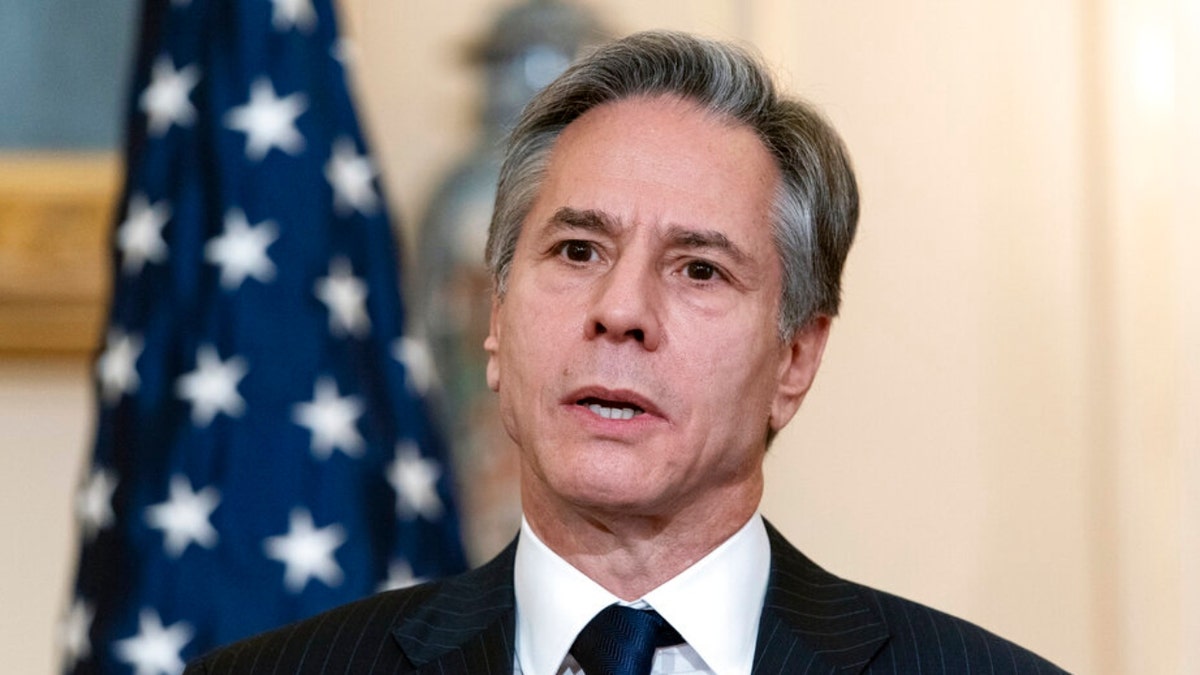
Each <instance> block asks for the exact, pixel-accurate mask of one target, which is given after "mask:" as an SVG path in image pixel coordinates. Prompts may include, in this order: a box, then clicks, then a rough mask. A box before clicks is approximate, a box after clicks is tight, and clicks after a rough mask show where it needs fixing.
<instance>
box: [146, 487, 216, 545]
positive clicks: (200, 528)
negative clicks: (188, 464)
mask: <svg viewBox="0 0 1200 675" xmlns="http://www.w3.org/2000/svg"><path fill="white" fill-rule="evenodd" d="M169 491H170V497H169V498H168V499H167V501H165V502H161V503H158V504H154V505H153V506H149V507H147V508H146V524H147V525H149V526H150V527H153V528H154V529H156V530H162V531H163V537H164V539H163V547H164V548H166V550H167V554H168V555H170V556H171V557H172V558H178V557H179V556H180V555H182V554H183V552H184V550H185V549H187V547H188V544H190V543H192V542H195V543H196V544H197V545H199V546H203V547H204V548H212V547H213V546H216V544H217V531H216V530H215V529H213V526H212V524H211V523H209V522H208V518H209V516H211V515H212V512H213V511H214V510H215V509H216V508H217V504H219V503H220V501H221V493H220V492H218V491H217V489H216V488H214V487H212V486H209V487H206V488H204V489H202V490H200V491H199V492H195V491H193V490H192V484H191V482H190V481H188V479H187V478H186V477H185V476H183V475H182V474H175V475H174V476H171V485H170V488H169Z"/></svg>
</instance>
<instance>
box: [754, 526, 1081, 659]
mask: <svg viewBox="0 0 1200 675" xmlns="http://www.w3.org/2000/svg"><path fill="white" fill-rule="evenodd" d="M767 531H768V535H769V538H770V542H771V565H772V571H771V582H770V584H769V586H768V589H767V602H766V606H765V608H764V615H763V617H764V625H762V626H760V631H765V632H766V633H768V634H766V635H762V636H760V648H761V649H762V653H761V655H762V656H765V657H767V660H768V661H770V660H771V658H778V659H781V660H779V663H780V664H790V663H792V659H796V658H803V657H797V656H796V655H795V654H794V653H791V654H789V655H788V656H786V657H784V656H779V655H778V654H776V655H775V656H774V657H772V656H771V655H770V653H771V652H772V650H774V651H777V652H779V653H780V654H782V653H783V652H790V651H792V650H794V648H795V647H797V646H800V645H803V646H806V647H807V649H808V653H810V654H812V655H813V658H814V659H816V660H817V661H818V662H822V661H823V662H825V663H827V664H828V665H830V666H832V667H834V668H835V669H838V670H842V671H853V672H867V673H872V672H888V673H895V672H900V673H909V672H912V673H917V672H935V673H938V672H941V673H966V672H984V673H1019V674H1024V673H1062V672H1064V671H1063V670H1062V669H1061V668H1059V667H1058V666H1055V665H1054V664H1053V663H1051V662H1049V661H1047V660H1046V659H1044V658H1042V657H1040V656H1038V655H1037V654H1034V653H1033V652H1031V651H1029V650H1028V649H1025V648H1024V647H1021V646H1019V645H1017V644H1014V643H1013V642H1010V641H1009V640H1006V639H1004V638H1002V637H1000V636H998V635H996V634H995V633H992V632H990V631H988V630H986V629H984V628H982V627H980V626H978V625H976V624H974V623H971V622H970V621H966V620H964V619H960V618H958V617H956V616H952V615H950V614H947V613H946V612H942V611H939V610H936V609H933V608H931V607H928V606H926V605H923V604H920V603H918V602H914V601H912V600H908V599H905V598H902V597H900V596H898V595H893V594H891V593H888V592H885V591H881V590H878V589H875V588H871V587H870V586H865V585H863V584H859V583H855V582H853V581H847V580H845V579H842V578H840V577H838V576H835V575H834V574H831V573H830V572H827V571H825V570H824V569H823V568H821V567H820V566H818V565H817V564H816V563H815V562H813V561H812V560H810V559H809V558H808V557H807V556H805V555H804V554H803V553H801V552H800V551H799V550H797V549H796V548H795V547H794V546H792V545H791V543H790V542H788V541H787V539H786V538H784V536H783V535H782V534H781V533H780V532H779V531H778V530H776V529H775V528H773V527H771V526H770V523H768V524H767ZM780 626H787V627H789V628H790V631H784V635H787V634H789V633H790V634H791V635H794V636H795V638H796V642H792V641H791V639H790V638H787V637H782V638H779V637H774V636H773V634H770V632H771V631H773V630H775V631H777V629H778V628H779V627H780ZM762 672H766V671H762ZM781 672H782V671H781Z"/></svg>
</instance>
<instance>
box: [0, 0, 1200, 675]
mask: <svg viewBox="0 0 1200 675" xmlns="http://www.w3.org/2000/svg"><path fill="white" fill-rule="evenodd" d="M570 4H571V6H572V7H573V8H575V9H576V10H578V11H579V12H581V13H582V15H583V16H586V17H588V20H589V21H594V22H595V24H594V26H593V28H595V29H596V30H597V31H602V32H607V33H609V34H623V33H627V32H630V31H634V30H639V29H645V28H657V27H665V28H676V29H683V30H689V31H696V32H700V33H704V34H707V35H710V36H714V37H720V38H727V39H733V40H739V41H743V42H745V43H748V44H750V45H752V46H753V47H754V48H755V49H757V50H758V51H759V52H760V53H761V54H762V55H763V56H764V58H765V60H766V61H767V62H768V63H769V64H770V65H771V66H772V67H773V68H774V69H775V70H776V72H777V74H778V76H779V78H780V80H781V81H782V82H783V83H784V84H785V86H786V88H787V89H789V90H790V91H791V92H793V93H796V94H799V95H801V96H803V97H805V98H807V99H808V100H810V101H812V102H813V103H815V104H816V105H817V106H818V107H819V108H820V109H821V110H823V111H824V113H825V114H826V115H827V116H828V117H829V118H830V119H831V121H832V122H833V124H834V126H835V127H836V128H837V129H838V130H839V131H840V132H841V133H842V135H843V137H844V139H845V141H846V143H847V145H848V146H849V148H850V152H851V155H852V156H853V158H854V161H855V164H856V168H857V171H858V177H859V181H860V189H861V192H862V198H863V212H862V220H861V223H860V229H859V236H858V239H857V241H856V244H855V247H854V250H853V251H852V252H851V256H850V260H849V263H848V268H847V272H846V279H845V293H844V305H843V307H844V309H843V315H842V317H841V318H840V319H839V320H838V321H837V322H836V323H835V328H834V332H833V335H832V338H831V341H830V344H829V347H828V348H827V350H826V355H825V363H824V367H823V369H822V371H821V374H820V376H819V377H818V379H817V383H816V386H815V387H814V389H813V391H812V392H810V394H809V396H808V400H807V401H806V403H805V405H804V407H803V408H802V410H801V412H800V414H799V415H798V416H797V418H796V419H795V420H794V421H793V423H792V424H791V426H790V427H788V429H786V430H785V432H784V433H783V434H782V435H781V436H780V438H779V439H778V440H777V442H776V443H775V445H774V446H773V448H772V450H771V453H770V456H769V457H768V462H767V466H768V485H767V495H766V500H765V503H764V506H763V511H764V513H765V514H766V516H767V517H768V518H769V519H771V520H772V521H773V522H774V523H775V524H776V525H777V526H778V527H779V528H780V529H782V530H783V531H784V532H785V533H786V534H787V535H788V536H789V537H790V538H791V539H792V541H793V542H794V543H796V544H797V545H798V546H799V547H800V548H801V549H802V550H804V551H805V552H806V553H807V554H808V555H809V556H810V557H812V558H813V559H814V560H816V561H817V562H818V563H819V564H821V565H823V566H825V567H826V568H828V569H830V570H832V571H833V572H835V573H837V574H839V575H841V576H845V577H848V578H852V579H855V580H857V581H861V582H864V583H867V584H870V585H873V586H877V587H881V588H883V589H886V590H889V591H891V592H894V593H898V594H900V595H904V596H908V597H912V598H915V599H918V600H920V601H922V602H925V603H927V604H930V605H932V606H934V607H937V608H939V609H943V610H946V611H949V612H951V613H954V614H957V615H960V616H963V617H965V618H967V619H970V620H972V621H974V622H976V623H979V624H981V625H983V626H985V627H987V628H989V629H991V630H993V631H995V632H997V633H999V634H1001V635H1003V636H1005V637H1008V638H1010V639H1012V640H1015V641H1017V642H1019V643H1022V644H1024V645H1025V646H1028V647H1029V648H1031V649H1033V650H1034V651H1037V652H1039V653H1041V654H1043V655H1044V656H1046V657H1048V658H1050V659H1051V660H1053V661H1055V662H1057V663H1058V664H1059V665H1061V666H1063V667H1065V668H1067V669H1068V670H1070V671H1073V672H1081V673H1185V672H1194V670H1195V664H1196V663H1200V640H1197V639H1196V636H1197V635H1200V582H1198V581H1197V579H1200V496H1198V495H1197V489H1198V487H1200V414H1198V413H1197V410H1200V355H1198V350H1197V347H1198V346H1200V266H1198V264H1197V263H1198V262H1200V260H1198V259H1197V258H1198V256H1197V252H1200V225H1198V224H1197V222H1196V217H1195V215H1194V214H1195V213H1197V212H1200V171H1197V169H1196V166H1195V158H1196V157H1198V156H1200V124H1198V123H1197V120H1200V3H1196V2H1192V1H1190V0H1091V1H1089V0H1063V1H1062V2H1044V1H1040V0H1038V1H1035V0H1013V1H1012V2H1006V3H993V2H959V3H946V2H936V1H933V0H908V1H906V2H897V3H880V2H869V1H866V0H850V1H843V2H838V3H829V2H822V1H819V0H790V1H786V2H785V1H782V0H660V1H657V2H640V1H638V0H591V1H589V2H583V0H580V1H579V2H577V3H570ZM522 6H523V5H522V3H520V2H517V1H516V0H457V1H456V2H454V3H447V2H445V1H444V0H442V1H437V2H435V1H433V0H342V2H341V7H340V10H341V14H342V19H343V29H344V32H345V33H346V34H347V35H348V36H349V37H351V38H353V40H354V44H355V49H354V50H353V54H354V57H353V68H354V70H355V74H356V78H355V79H356V84H357V87H356V94H357V98H358V103H359V113H360V115H361V116H362V117H363V120H364V124H365V126H366V128H367V132H368V135H369V137H370V139H371V141H372V143H373V148H374V151H375V156H376V160H377V163H378V165H379V167H380V170H381V176H382V180H383V182H384V183H385V187H386V189H387V193H388V196H389V198H390V201H391V206H392V209H393V214H394V215H398V216H400V217H399V218H398V219H397V221H398V223H399V227H400V230H401V233H402V237H403V239H404V244H405V245H404V255H405V266H404V270H405V276H404V285H405V291H406V293H407V295H408V296H409V303H410V307H411V308H413V310H414V311H413V312H412V314H411V316H410V325H411V327H412V330H413V331H414V332H415V333H417V334H420V335H423V336H425V337H427V338H428V339H429V341H430V344H431V346H432V347H433V349H434V352H435V355H436V356H437V357H438V362H439V365H440V366H441V367H442V371H441V374H442V379H443V382H442V384H443V389H444V391H445V392H446V393H445V400H444V401H443V402H442V408H441V409H442V410H443V411H444V412H443V415H444V416H445V417H449V418H451V419H452V420H453V421H454V423H453V424H451V425H449V426H451V427H453V428H452V430H451V432H450V433H451V436H452V440H453V441H454V443H455V456H456V458H457V459H458V461H459V464H460V467H459V480H460V484H461V489H462V492H463V497H462V500H463V510H464V515H463V517H464V523H463V526H464V530H465V532H466V534H467V536H468V551H469V554H470V556H471V558H472V559H473V560H476V561H478V560H480V559H482V558H484V557H486V556H487V555H489V554H490V553H491V552H493V551H495V550H496V549H497V548H498V547H499V546H500V545H502V544H503V543H504V542H506V541H507V540H508V539H509V538H510V537H511V534H512V532H513V528H514V527H515V524H514V522H515V521H514V518H515V517H516V514H517V510H516V509H517V508H518V507H517V505H516V503H515V501H513V492H512V489H510V487H511V480H512V477H513V465H512V461H511V460H512V458H511V449H510V448H509V447H508V446H507V444H506V443H507V441H506V440H505V439H503V438H500V437H499V436H501V435H502V434H501V433H500V431H499V427H498V426H496V425H494V424H491V423H490V421H489V417H488V416H489V414H491V413H490V412H489V408H488V406H489V402H488V400H487V399H486V398H484V399H477V398H474V397H475V396H476V395H477V392H478V391H480V390H481V389H482V384H483V383H482V378H481V377H480V378H479V379H478V380H474V379H473V377H474V375H473V374H472V373H473V371H472V368H475V367H476V366H475V365H473V364H472V362H471V358H475V357H472V356H471V355H470V353H469V352H470V350H471V349H472V348H477V347H478V346H479V342H480V341H481V340H482V337H481V336H479V335H475V334H472V333H471V332H470V331H471V330H472V328H471V326H472V323H471V321H472V318H471V316H472V315H471V313H472V312H473V311H475V310H473V309H472V306H471V302H472V301H473V300H477V299H479V291H480V287H479V286H478V280H477V279H476V278H474V277H472V276H471V274H473V272H472V269H474V268H472V267H471V266H472V264H473V263H472V256H473V255H475V253H477V252H478V251H481V250H482V247H481V245H480V242H479V241H478V238H479V237H480V236H481V235H480V234H479V233H480V231H481V230H480V228H484V227H486V219H487V217H488V214H487V209H486V199H487V198H488V197H489V195H490V193H488V186H487V181H488V176H489V173H488V171H489V169H488V168H487V167H488V162H489V161H490V159H489V157H490V156H491V154H490V153H491V148H493V147H494V141H495V138H496V125H497V124H498V123H499V121H502V120H503V115H500V116H499V117H495V116H492V117H489V115H490V114H491V113H494V112H495V111H496V110H501V111H502V110H503V109H504V107H503V106H504V102H503V101H500V102H498V101H497V99H498V97H500V98H502V97H503V94H504V91H507V90H506V89H505V88H504V87H500V88H497V84H498V83H501V82H505V81H506V78H511V76H512V73H507V74H506V71H504V70H503V69H502V68H501V69H499V70H497V69H496V65H497V64H501V65H512V64H511V63H510V62H508V61H505V59H507V58H510V57H511V56H512V55H511V54H506V53H504V52H503V50H502V49H501V50H500V51H496V49H499V47H498V46H497V45H501V46H502V45H503V44H506V43H505V39H506V38H514V36H516V34H515V33H514V30H515V29H513V28H512V26H511V25H509V26H507V28H504V29H502V30H498V28H502V27H503V25H502V23H501V22H502V20H503V19H504V17H505V16H508V17H509V18H510V19H511V18H512V17H513V16H514V14H513V13H512V12H513V11H514V9H518V10H519V8H521V7H522ZM506 12H508V14H506ZM137 13H138V3H136V2H134V1H133V0H91V1H90V2H88V3H77V2H73V1H72V0H4V2H3V3H2V4H0V63H3V64H4V66H3V68H2V69H0V524H2V527H0V535H2V536H3V540H2V541H3V542H4V544H3V547H4V549H5V550H6V551H7V553H6V554H4V555H3V556H0V606H3V607H4V608H5V610H4V611H3V612H0V644H2V645H3V649H2V650H0V651H3V653H4V654H6V665H5V669H6V671H8V672H18V673H44V672H52V671H53V670H54V669H55V668H57V663H58V661H59V656H58V652H59V647H58V645H57V644H56V630H57V629H56V624H57V622H58V619H59V616H60V615H61V614H62V612H63V610H64V608H65V607H66V604H67V603H68V601H69V584H70V581H71V578H72V574H73V569H74V564H75V559H76V547H77V533H76V529H75V523H74V516H73V508H74V507H73V495H74V493H75V490H76V486H77V485H78V483H79V482H80V480H81V476H82V475H83V471H84V469H85V466H86V462H87V458H88V457H89V455H90V451H91V443H92V440H93V439H92V435H93V433H94V430H93V424H94V420H95V406H96V403H95V401H94V398H93V389H92V386H93V385H92V383H91V373H92V361H93V358H94V356H95V353H96V349H97V347H98V345H99V340H100V337H101V335H102V317H103V315H104V311H105V302H106V297H107V295H106V294H107V284H108V281H107V279H108V274H109V272H108V270H107V264H108V263H107V260H108V257H107V256H108V254H107V249H106V248H105V247H106V246H107V241H108V236H109V231H110V229H111V227H112V213H113V208H114V201H115V199H116V196H117V191H118V190H119V187H120V181H121V176H122V174H121V167H120V160H119V157H120V146H121V132H122V128H123V122H122V116H123V110H124V104H125V101H126V100H127V98H128V93H127V90H128V80H129V68H130V67H131V63H130V59H131V58H132V55H133V49H134V41H135V37H136V23H137ZM566 30H567V29H566V28H561V30H556V31H552V33H551V35H557V36H559V37H561V36H562V35H564V34H565V32H564V31H566ZM551 42H552V43H553V40H551ZM489 46H490V47H492V48H496V49H493V50H492V51H489ZM555 54H557V52H553V51H551V52H545V53H541V55H540V56H538V55H536V54H535V55H534V57H532V58H531V57H529V54H525V55H524V56H522V57H521V58H523V59H525V60H523V61H521V62H520V67H521V68H522V69H523V70H522V71H521V72H522V73H523V77H524V81H525V82H526V83H529V82H536V81H538V78H539V77H540V76H541V74H544V73H545V72H546V71H547V70H548V69H549V70H552V69H553V68H555V67H557V65H558V61H557V60H556V59H560V57H558V56H555ZM518 79H520V78H518ZM489 111H490V112H489ZM481 203H482V204H485V205H484V206H482V207H481V206H480V204H481ZM451 272H453V274H451ZM482 288H484V289H485V288H486V286H483V287H482ZM464 298H465V299H464ZM455 303H458V304H455ZM464 303H465V304H464ZM485 306H486V305H485ZM447 317H450V318H449V319H448V318H447ZM451 319H452V320H451ZM455 331H458V332H455ZM454 335H456V336H457V337H453V336H454ZM447 336H451V337H447ZM454 340H458V342H454ZM464 345H465V346H464ZM462 350H466V352H463V351H462ZM464 353H465V354H466V355H464ZM513 489H515V488H513ZM16 608H19V609H16ZM1189 636H1190V637H1189ZM1188 664H1192V665H1190V666H1189V665H1188Z"/></svg>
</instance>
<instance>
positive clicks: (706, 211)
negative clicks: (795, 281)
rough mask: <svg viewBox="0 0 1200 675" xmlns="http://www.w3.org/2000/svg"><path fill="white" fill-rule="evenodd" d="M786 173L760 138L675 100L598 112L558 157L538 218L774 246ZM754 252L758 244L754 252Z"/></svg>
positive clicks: (571, 131)
mask: <svg viewBox="0 0 1200 675" xmlns="http://www.w3.org/2000/svg"><path fill="white" fill-rule="evenodd" d="M778 184H779V170H778V167H777V166H776V164H775V161H774V158H773V157H772V156H771V155H770V153H769V152H768V151H767V149H766V147H765V146H764V145H763V143H762V141H761V140H760V139H759V138H758V135H757V134H756V133H755V132H754V131H753V130H751V129H750V128H748V127H746V126H744V125H741V124H737V123H735V122H733V121H731V120H728V119H725V118H722V117H719V116H717V115H716V114H713V113H710V112H708V111H705V110H702V109H701V108H699V107H698V106H697V105H695V104H694V103H692V102H690V101H685V100H683V99H679V98H675V97H667V96H659V97H653V98H644V97H643V98H631V99H624V100H621V101H616V102H612V103H606V104H604V105H601V106H597V107H596V108H593V109H591V110H589V111H588V112H587V113H585V114H584V115H582V116H580V117H579V118H578V119H576V120H575V121H573V122H572V123H571V124H569V125H568V126H567V127H566V128H565V129H564V130H563V132H562V134H561V135H560V136H559V138H558V139H557V141H556V142H555V144H554V147H553V148H552V150H551V153H550V158H549V163H548V166H547V171H546V174H545V178H544V181H543V184H542V186H541V189H540V190H539V192H538V197H537V199H536V200H535V202H534V205H533V209H532V210H531V213H530V216H531V219H532V222H533V223H535V224H537V223H541V222H545V218H546V215H547V213H553V212H554V211H555V210H557V209H559V208H561V207H563V206H568V207H572V208H577V209H594V210H599V211H602V212H604V213H607V214H609V215H610V216H611V217H613V218H614V219H616V220H617V221H619V222H621V223H622V224H623V225H626V226H634V225H650V226H662V227H684V228H699V229H705V230H712V229H717V230H720V231H723V232H726V234H727V235H728V236H730V237H731V238H735V239H739V240H747V239H761V238H762V237H763V236H766V237H769V232H770V220H771V212H772V205H773V202H774V198H775V192H776V188H777V186H778ZM746 243H751V242H746Z"/></svg>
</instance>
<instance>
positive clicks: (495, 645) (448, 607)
mask: <svg viewBox="0 0 1200 675" xmlns="http://www.w3.org/2000/svg"><path fill="white" fill-rule="evenodd" d="M515 553H516V541H515V540H514V541H513V543H511V544H509V546H508V548H506V549H504V551H503V552H501V553H500V555H498V556H496V557H495V558H494V559H492V561H491V562H489V563H488V564H486V565H484V566H483V567H480V568H479V569H477V570H474V571H471V572H468V573H467V574H464V575H462V576H459V577H454V578H452V579H450V580H448V581H446V582H445V583H444V584H442V585H441V586H440V587H439V588H438V589H437V590H436V591H434V593H433V594H432V595H431V596H430V597H429V599H427V600H426V601H425V602H423V603H422V604H421V606H420V607H419V608H417V609H416V610H415V611H413V612H411V613H410V614H408V615H407V616H406V617H405V618H404V620H403V621H402V622H401V623H400V625H398V626H397V627H396V628H395V630H393V632H392V633H393V636H394V637H395V638H396V641H397V642H399V644H400V648H401V649H402V650H404V654H405V655H406V656H407V657H408V659H409V661H411V662H412V663H413V665H414V666H416V668H417V672H419V673H439V674H444V675H452V674H460V673H461V674H463V675H466V674H468V673H469V674H471V675H474V674H475V673H483V674H488V675H512V670H513V627H514V625H515V620H516V610H515V607H516V601H515V599H514V596H513V558H514V555H515Z"/></svg>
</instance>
